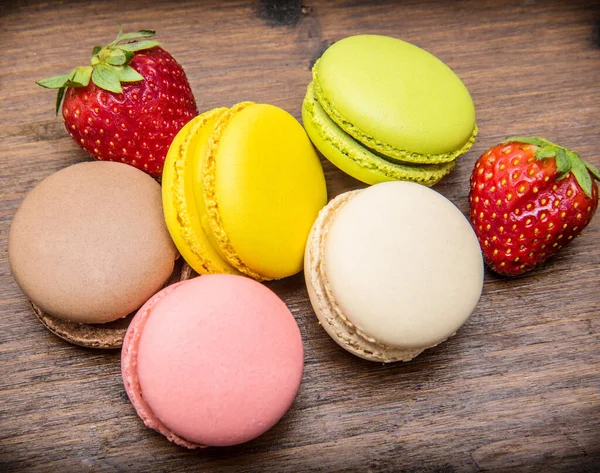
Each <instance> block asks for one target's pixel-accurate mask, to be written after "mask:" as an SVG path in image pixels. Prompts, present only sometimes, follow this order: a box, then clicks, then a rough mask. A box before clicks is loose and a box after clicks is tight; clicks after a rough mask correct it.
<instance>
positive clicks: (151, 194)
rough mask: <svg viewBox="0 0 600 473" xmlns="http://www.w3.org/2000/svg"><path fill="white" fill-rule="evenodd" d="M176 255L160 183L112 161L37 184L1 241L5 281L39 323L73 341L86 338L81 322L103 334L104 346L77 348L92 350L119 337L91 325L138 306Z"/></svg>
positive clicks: (165, 274) (94, 341) (160, 283)
mask: <svg viewBox="0 0 600 473" xmlns="http://www.w3.org/2000/svg"><path fill="white" fill-rule="evenodd" d="M177 256H178V254H177V250H176V249H175V246H174V244H173V242H172V241H171V238H170V236H169V233H168V231H167V227H166V225H165V222H164V218H163V213H162V203H161V189H160V185H159V184H158V183H157V182H156V181H154V180H153V179H152V178H151V177H149V176H148V175H146V174H145V173H143V172H142V171H139V170H138V169H135V168H133V167H131V166H128V165H126V164H121V163H113V162H84V163H79V164H75V165H73V166H70V167H67V168H65V169H62V170H60V171H58V172H56V173H54V174H52V175H51V176H49V177H47V178H46V179H44V180H43V181H42V182H41V183H39V184H38V185H37V186H36V187H35V188H34V189H33V190H32V191H31V192H30V193H29V194H28V195H27V196H26V197H25V199H24V201H23V202H22V204H21V206H20V207H19V209H18V210H17V213H16V214H15V217H14V219H13V222H12V225H11V229H10V232H9V235H8V259H9V264H10V267H11V271H12V274H13V277H14V278H15V281H16V282H17V284H18V285H19V286H20V287H21V289H22V290H23V292H24V293H25V294H26V295H27V297H28V298H29V299H30V300H31V302H32V304H33V306H34V307H35V308H36V315H38V318H39V319H40V321H42V323H44V325H45V326H46V327H47V328H49V329H50V330H51V331H52V332H53V333H55V334H57V335H59V336H61V337H62V338H64V339H66V340H68V341H71V342H73V343H78V342H77V340H80V339H81V337H80V336H79V335H77V332H79V333H81V332H89V330H88V328H87V327H83V326H82V324H93V326H92V327H91V328H93V329H94V330H93V331H94V332H96V331H97V330H102V328H105V329H106V330H107V332H106V335H109V334H110V336H109V337H108V339H107V340H106V341H107V343H108V345H110V346H103V343H102V342H99V341H98V340H97V339H98V336H97V335H98V334H97V333H95V334H94V335H93V336H92V337H91V341H90V343H89V344H88V343H87V342H85V337H84V343H78V344H84V345H85V346H94V347H99V348H113V347H115V345H117V346H119V345H120V336H119V335H115V333H113V332H114V330H118V329H115V328H112V327H111V326H110V325H106V326H104V327H103V326H102V325H98V324H105V323H108V322H113V321H115V320H117V319H121V318H124V317H126V316H127V315H128V314H130V313H131V312H133V311H135V310H136V309H138V308H139V307H140V306H141V305H142V304H144V302H146V300H148V299H149V298H150V297H151V296H152V295H154V293H156V292H157V291H159V290H160V289H161V288H162V287H163V285H164V284H165V282H166V281H167V280H168V279H169V277H170V276H171V274H172V272H173V269H174V262H175V259H176V258H177ZM40 314H42V315H40ZM48 316H49V317H48ZM44 320H46V321H50V322H48V323H46V322H45V321H44ZM61 321H64V322H65V323H61ZM111 325H113V324H111ZM69 327H73V329H72V330H71V331H70V330H69ZM75 328H76V329H77V330H75ZM73 330H75V331H74V332H73ZM111 331H112V332H111ZM118 331H119V332H121V330H118ZM69 332H73V333H69ZM123 333H124V330H123ZM63 335H66V336H63ZM70 335H75V337H76V339H75V340H74V339H72V337H71V339H70V338H69V337H70ZM111 340H112V341H111Z"/></svg>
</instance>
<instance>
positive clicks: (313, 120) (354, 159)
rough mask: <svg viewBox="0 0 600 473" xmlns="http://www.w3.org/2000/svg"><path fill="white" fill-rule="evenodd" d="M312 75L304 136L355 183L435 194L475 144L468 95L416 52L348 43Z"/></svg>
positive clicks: (366, 40)
mask: <svg viewBox="0 0 600 473" xmlns="http://www.w3.org/2000/svg"><path fill="white" fill-rule="evenodd" d="M312 73H313V81H312V82H311V83H310V84H309V86H308V90H307V93H306V97H305V99H304V103H303V106H302V119H303V121H304V126H305V127H306V131H307V132H308V135H309V136H310V138H311V140H312V141H313V143H314V144H315V146H316V147H317V148H318V149H319V151H321V153H323V155H324V156H325V157H326V158H327V159H328V160H329V161H331V162H332V163H333V164H335V165H336V166H337V167H339V168H340V169H341V170H343V171H344V172H346V173H348V174H350V175H351V176H353V177H355V178H356V179H358V180H360V181H363V182H366V183H368V184H375V183H377V182H383V181H390V180H409V181H414V182H418V183H420V184H424V185H427V186H432V185H434V184H435V183H436V182H438V181H439V180H440V179H442V178H443V177H444V176H446V175H447V174H448V173H449V172H450V171H452V169H453V168H454V166H455V165H456V159H457V158H458V157H459V156H460V155H461V154H463V153H465V152H467V151H468V150H469V148H470V147H471V145H472V144H473V142H474V141H475V136H476V134H477V126H476V124H475V108H474V106H473V101H472V99H471V96H470V94H469V91H468V90H467V88H466V87H465V85H464V84H463V83H462V81H461V80H460V79H459V78H458V76H457V75H456V74H455V73H454V72H453V71H452V70H451V69H450V68H449V67H448V66H446V65H445V64H444V63H443V62H442V61H440V60H439V59H437V58H436V57H435V56H433V55H432V54H430V53H428V52H427V51H425V50H423V49H421V48H419V47H417V46H415V45H412V44H410V43H406V42H404V41H401V40H398V39H395V38H390V37H386V36H377V35H359V36H351V37H348V38H345V39H342V40H340V41H338V42H337V43H334V44H333V45H332V46H331V47H329V49H327V51H325V53H324V54H323V56H322V57H321V58H320V59H319V60H318V61H317V62H316V64H315V65H314V67H313V70H312Z"/></svg>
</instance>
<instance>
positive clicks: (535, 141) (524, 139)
mask: <svg viewBox="0 0 600 473" xmlns="http://www.w3.org/2000/svg"><path fill="white" fill-rule="evenodd" d="M510 142H513V143H526V144H528V145H535V146H539V147H542V146H544V145H545V144H547V141H546V140H543V139H541V138H536V137H535V136H531V137H528V136H511V137H510V138H506V139H505V140H504V141H503V142H502V143H503V144H504V143H510Z"/></svg>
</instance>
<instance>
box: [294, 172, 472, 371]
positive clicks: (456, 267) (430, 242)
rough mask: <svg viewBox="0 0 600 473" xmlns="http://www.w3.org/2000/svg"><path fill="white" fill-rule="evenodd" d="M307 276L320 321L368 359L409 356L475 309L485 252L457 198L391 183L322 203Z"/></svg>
mask: <svg viewBox="0 0 600 473" xmlns="http://www.w3.org/2000/svg"><path fill="white" fill-rule="evenodd" d="M305 278H306V284H307V287H308V294H309V296H310V300H311V303H312V305H313V308H314V310H315V313H316V315H317V317H318V319H319V322H320V324H321V325H322V326H323V328H324V329H325V330H326V331H327V333H328V334H329V335H330V336H331V337H332V338H333V339H334V340H335V341H336V342H337V343H338V344H339V345H340V346H342V347H343V348H345V349H346V350H348V351H349V352H351V353H353V354H355V355H357V356H359V357H361V358H365V359H367V360H372V361H381V362H392V361H400V360H402V361H408V360H410V359H412V358H414V357H415V356H417V355H418V354H419V353H421V352H422V351H423V350H425V349H426V348H430V347H433V346H435V345H437V344H439V343H441V342H443V341H444V340H446V339H447V338H449V337H451V336H452V335H454V334H455V333H456V331H457V330H458V329H459V328H460V327H461V325H463V324H464V323H465V321H466V320H467V319H468V317H469V316H470V315H471V314H472V312H473V311H474V309H475V307H476V305H477V302H478V301H479V298H480V295H481V290H482V286H483V259H482V256H481V250H480V248H479V244H478V242H477V237H476V236H475V233H474V232H473V230H472V228H471V226H470V224H469V222H468V221H467V219H466V218H465V217H464V215H463V214H462V213H461V211H460V210H459V209H458V208H457V207H456V206H455V205H454V204H453V203H452V202H450V201H449V200H448V199H446V198H445V197H444V196H442V195H441V194H439V193H438V192H436V191H434V190H432V189H429V188H427V187H425V186H423V185H420V184H415V183H411V182H402V181H398V182H386V183H381V184H377V185H374V186H371V187H369V188H366V189H363V190H357V191H351V192H346V193H344V194H341V195H339V196H338V197H336V198H335V199H333V200H332V201H331V202H330V203H329V204H328V205H327V206H326V207H325V208H323V209H322V210H321V212H320V214H319V217H318V218H317V220H316V221H315V223H314V225H313V227H312V230H311V233H310V236H309V240H308V243H307V246H306V252H305Z"/></svg>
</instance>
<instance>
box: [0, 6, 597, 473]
mask: <svg viewBox="0 0 600 473" xmlns="http://www.w3.org/2000/svg"><path fill="white" fill-rule="evenodd" d="M284 3H286V5H287V9H285V11H283V13H282V14H278V12H277V11H274V10H273V9H272V8H270V7H269V6H268V5H266V3H265V2H262V3H258V2H256V3H250V2H238V3H223V4H220V5H219V4H218V3H217V2H214V4H209V3H208V2H202V1H198V2H194V1H187V2H180V3H178V2H167V1H154V2H137V1H132V0H129V1H128V2H119V1H114V2H93V1H89V2H75V1H72V2H70V1H62V2H48V1H46V2H34V1H29V2H25V1H23V2H20V3H14V2H13V3H6V2H2V5H1V6H0V15H1V18H0V46H1V48H0V54H1V62H0V104H1V115H0V120H1V121H0V140H1V143H2V145H1V147H0V164H1V175H0V192H1V200H0V232H1V236H0V239H1V242H0V471H58V472H63V471H64V472H79V471H81V472H117V471H161V472H175V471H177V472H179V471H215V472H224V471H257V472H259V471H278V472H283V471H289V472H299V471H310V470H318V471H342V470H344V471H419V472H446V473H447V472H463V471H466V472H471V471H503V472H522V471H549V472H553V471H573V472H586V471H587V472H592V471H600V469H599V468H600V340H599V335H600V314H599V312H600V244H599V243H598V242H599V241H600V217H596V219H595V220H594V221H593V222H592V224H591V225H590V227H588V229H587V230H586V231H585V232H584V233H583V234H582V235H581V236H580V237H579V238H578V239H577V240H575V241H574V243H573V244H572V245H571V246H570V247H567V248H565V249H564V250H563V251H562V253H561V254H560V255H558V256H557V257H555V258H554V259H553V260H552V261H550V262H548V263H547V264H546V265H544V266H543V267H542V268H540V269H539V270H537V271H535V272H533V273H531V274H530V275H528V276H526V277H521V278H518V279H514V280H507V279H502V278H499V277H497V276H494V275H492V274H490V273H486V278H485V287H484V292H483V295H482V298H481V301H480V303H479V306H478V307H477V309H476V311H475V313H474V315H473V316H472V318H471V319H470V320H469V321H468V322H467V324H466V325H465V326H464V327H463V328H462V329H461V330H460V331H459V332H458V334H457V335H456V336H455V337H454V338H452V339H451V340H450V341H448V342H446V343H444V344H443V345H441V346H439V347H437V348H434V349H432V350H428V351H427V352H425V353H424V354H422V355H421V356H419V357H418V358H417V359H415V360H413V361H412V362H409V363H397V364H392V365H389V366H387V365H382V364H377V363H372V362H367V361H362V360H360V359H358V358H355V357H353V356H351V355H349V354H347V353H346V352H344V351H343V350H342V349H340V348H339V347H338V346H337V345H336V344H335V343H334V342H333V341H332V340H331V339H330V338H329V337H328V336H327V335H326V334H325V332H324V331H323V330H322V329H321V328H320V327H319V325H318V324H317V320H316V318H315V317H314V314H313V312H312V309H311V307H310V304H309V302H308V298H307V294H306V290H305V287H304V280H303V276H302V275H298V276H295V277H292V278H289V279H287V280H284V281H280V282H276V283H271V284H269V286H270V287H271V288H273V289H274V290H275V291H276V292H277V293H278V294H279V295H280V296H281V297H282V298H283V300H284V301H285V302H286V303H287V304H288V306H289V307H290V308H291V310H292V312H293V313H294V315H295V317H296V319H297V321H298V323H299V325H300V329H301V332H302V336H303V339H304V344H305V350H306V368H305V373H304V378H303V384H302V386H301V389H300V392H299V394H298V397H297V399H296V401H295V402H294V404H293V407H292V409H291V410H290V411H289V413H288V414H287V415H286V416H285V417H284V418H283V420H282V421H281V422H280V423H279V424H278V425H277V426H275V427H274V428H273V429H272V430H271V431H269V432H268V433H266V434H265V435H263V436H262V437H260V438H258V439H256V440H254V441H252V442H250V443H248V444H245V445H241V446H238V447H234V448H223V449H208V450H200V451H186V450H184V449H182V448H179V447H177V446H175V445H173V444H171V443H169V442H168V441H167V440H166V439H164V438H163V437H161V436H160V435H158V434H156V433H155V432H154V431H151V430H149V429H146V428H145V427H144V426H143V424H142V422H141V421H140V420H139V419H138V417H137V416H136V414H135V412H134V410H133V408H132V406H131V405H130V403H129V401H128V399H127V396H126V394H125V391H124V389H123V386H122V383H121V377H120V366H119V353H118V352H101V351H93V350H86V349H82V348H78V347H75V346H70V345H68V344H67V343H66V342H63V341H61V340H60V339H58V338H56V337H54V336H53V335H51V334H50V333H49V332H47V331H46V330H45V329H44V328H43V327H42V325H40V323H39V322H38V321H37V320H36V318H35V316H34V315H33V313H32V312H31V311H30V308H29V306H28V304H27V300H26V298H25V297H24V296H23V294H22V293H21V292H20V290H19V288H18V287H17V286H16V284H15V282H14V281H13V279H12V278H11V276H10V272H9V268H8V265H7V252H6V239H7V233H8V228H9V224H10V221H11V219H12V216H13V215H14V212H15V210H16V208H17V206H18V205H19V203H20V202H21V200H22V199H23V197H24V196H25V194H26V192H27V191H29V190H30V189H32V188H33V186H34V185H35V184H36V183H38V182H39V181H40V180H41V179H43V178H44V177H45V176H47V175H49V174H50V173H52V172H54V171H56V170H58V169H61V168H63V167H65V166H67V165H69V164H73V163H76V162H78V161H81V160H84V159H87V158H86V156H85V154H84V153H83V152H82V151H81V150H80V149H79V148H77V147H76V146H75V144H74V143H72V141H71V139H70V137H69V136H68V135H67V133H66V132H65V130H64V129H63V125H62V122H61V119H59V118H56V117H54V115H53V109H54V93H53V92H50V91H46V90H43V89H41V88H40V87H38V86H36V85H35V84H34V80H35V79H39V78H42V77H47V76H50V75H54V74H58V73H64V72H66V71H67V70H69V69H70V67H72V66H75V65H78V64H85V63H87V61H88V60H89V52H90V51H91V48H92V47H93V46H94V45H96V44H106V42H108V41H110V40H112V38H113V35H114V34H115V33H116V25H117V21H119V20H120V21H122V23H123V26H124V28H125V29H126V30H133V29H134V28H135V29H137V28H154V29H156V30H158V31H159V39H160V40H161V41H162V43H163V44H164V46H165V47H166V48H167V49H168V50H169V51H170V52H171V53H172V54H173V55H174V56H175V57H176V58H177V59H178V60H179V61H180V62H181V63H182V64H183V66H184V68H185V69H186V71H187V73H188V77H189V80H190V83H191V86H192V89H193V90H194V92H195V95H196V98H197V101H198V105H199V108H200V109H201V110H206V109H209V108H213V107H217V106H223V105H226V106H230V105H232V104H234V103H236V102H239V101H243V100H254V101H259V102H267V103H272V104H275V105H278V106H281V107H283V108H284V109H286V110H288V111H290V112H291V113H292V114H293V115H294V116H296V117H297V118H299V117H300V106H301V101H302V98H303V94H304V91H305V87H306V85H307V84H308V82H309V80H310V66H311V64H312V62H313V61H314V59H315V58H316V57H318V56H319V55H320V54H321V52H322V51H323V50H324V48H326V47H327V46H328V45H329V44H331V43H332V42H334V41H336V40H338V39H340V38H342V37H344V36H347V35H351V34H356V33H366V32H371V33H381V34H388V35H393V36H396V37H399V38H402V39H405V40H407V41H410V42H414V43H416V44H417V45H419V46H422V47H424V48H426V49H428V50H429V51H431V52H433V53H434V54H436V55H437V56H438V57H440V58H441V59H443V60H444V61H445V62H446V63H447V64H449V65H450V66H451V67H452V68H453V69H454V70H455V71H456V72H457V73H458V74H459V75H460V76H461V77H462V79H463V80H464V82H465V83H466V84H467V86H468V87H469V89H470V91H471V93H472V95H473V98H474V100H475V104H476V109H477V115H478V123H479V127H480V135H479V138H478V141H477V143H476V144H475V146H474V148H473V150H472V151H471V152H469V153H468V154H467V155H466V156H465V157H464V158H462V159H461V161H460V164H459V165H458V167H457V168H456V169H455V171H454V172H453V173H452V174H451V175H450V176H449V177H447V178H446V179H444V180H443V181H442V182H441V183H440V184H439V185H437V186H436V189H437V190H438V191H440V192H441V193H443V194H444V195H446V196H447V197H449V198H450V199H452V200H453V201H454V202H455V203H456V204H457V205H458V206H459V207H460V208H461V210H463V211H466V210H467V192H468V176H469V174H470V171H471V168H472V166H473V163H474V161H475V159H476V158H477V156H479V154H481V153H482V152H483V151H484V150H485V149H486V148H487V147H489V146H491V145H493V144H495V143H496V142H498V141H499V140H501V139H503V138H504V137H506V136H508V135H512V134H534V135H541V136H544V137H546V138H548V139H550V140H552V141H556V142H559V143H561V144H564V145H565V146H568V147H572V148H573V149H575V150H577V151H579V152H580V153H581V154H582V156H584V157H586V158H587V159H588V160H590V161H591V162H592V163H594V164H595V165H596V166H600V151H599V150H600V123H599V121H600V49H599V48H600V32H599V28H600V9H599V8H598V4H597V2H583V1H577V2H571V1H569V2H567V1H560V0H559V1H555V2H552V1H521V2H516V1H511V2H496V1H487V2H484V1H481V0H476V1H464V2H463V1H447V2H444V1H439V2H433V1H423V2H419V1H412V2H393V1H388V2H368V1H362V2H361V1H353V2H350V1H349V2H342V1H335V2H325V1H321V2H318V1H313V0H306V2H305V5H304V6H303V7H302V8H301V4H300V3H299V2H293V1H292V2H284ZM279 13H281V12H279ZM324 168H325V171H326V174H327V182H328V188H329V193H330V197H333V196H335V195H337V194H338V193H340V192H342V191H344V190H348V189H352V188H357V187H360V186H361V184H360V183H358V182H357V181H354V180H353V179H351V178H349V177H347V176H345V175H343V174H342V173H341V172H340V171H338V170H337V169H335V168H334V167H333V166H332V165H330V164H329V163H327V162H324Z"/></svg>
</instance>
